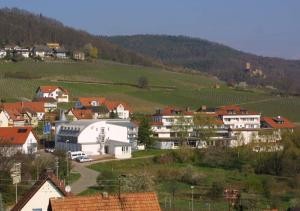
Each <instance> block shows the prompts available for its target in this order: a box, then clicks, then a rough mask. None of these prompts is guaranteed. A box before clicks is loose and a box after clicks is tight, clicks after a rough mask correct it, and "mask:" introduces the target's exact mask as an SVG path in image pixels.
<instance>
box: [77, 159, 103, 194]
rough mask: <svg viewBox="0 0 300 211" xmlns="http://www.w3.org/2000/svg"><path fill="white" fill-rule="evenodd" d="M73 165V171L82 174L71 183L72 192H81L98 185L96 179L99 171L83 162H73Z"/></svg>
mask: <svg viewBox="0 0 300 211" xmlns="http://www.w3.org/2000/svg"><path fill="white" fill-rule="evenodd" d="M73 166H74V167H73V169H72V171H73V172H78V173H80V175H81V176H80V178H79V179H78V180H77V181H75V182H74V183H73V184H72V185H71V188H72V190H71V191H72V193H74V194H79V193H81V192H82V191H84V190H86V189H87V188H88V187H91V186H95V185H97V182H96V179H97V177H98V175H99V172H97V171H94V170H92V169H89V168H87V167H86V165H83V164H82V163H77V162H73Z"/></svg>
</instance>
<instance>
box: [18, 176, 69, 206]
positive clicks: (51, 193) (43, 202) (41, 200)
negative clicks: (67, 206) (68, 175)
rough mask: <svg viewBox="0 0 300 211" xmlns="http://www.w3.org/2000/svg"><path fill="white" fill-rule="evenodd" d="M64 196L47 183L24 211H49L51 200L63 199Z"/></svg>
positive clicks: (27, 204)
mask: <svg viewBox="0 0 300 211" xmlns="http://www.w3.org/2000/svg"><path fill="white" fill-rule="evenodd" d="M63 196H64V195H63V194H62V193H61V191H60V190H58V189H57V188H56V187H55V185H53V184H52V183H51V182H50V181H46V182H45V183H44V184H43V185H42V187H41V188H40V189H39V190H38V191H37V192H36V193H35V194H34V195H33V196H32V197H31V198H30V200H29V201H28V202H27V203H26V205H25V206H24V207H23V208H22V209H21V210H22V211H32V210H35V209H36V210H41V211H47V209H48V205H49V199H50V198H56V197H63Z"/></svg>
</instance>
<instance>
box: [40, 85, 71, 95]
mask: <svg viewBox="0 0 300 211" xmlns="http://www.w3.org/2000/svg"><path fill="white" fill-rule="evenodd" d="M56 89H60V90H61V91H62V92H64V93H66V94H67V93H68V91H67V90H66V89H65V88H63V87H61V86H40V87H39V88H38V89H37V90H36V92H38V91H39V90H40V91H41V92H43V93H51V92H54V91H55V90H56Z"/></svg>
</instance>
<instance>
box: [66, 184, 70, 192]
mask: <svg viewBox="0 0 300 211" xmlns="http://www.w3.org/2000/svg"><path fill="white" fill-rule="evenodd" d="M65 191H66V192H67V193H70V192H71V186H70V185H67V186H66V187H65Z"/></svg>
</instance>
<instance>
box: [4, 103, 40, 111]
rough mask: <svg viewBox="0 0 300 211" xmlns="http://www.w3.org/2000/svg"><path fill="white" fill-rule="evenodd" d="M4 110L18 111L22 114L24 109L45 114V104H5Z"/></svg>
mask: <svg viewBox="0 0 300 211" xmlns="http://www.w3.org/2000/svg"><path fill="white" fill-rule="evenodd" d="M2 108H4V109H10V110H18V111H20V112H22V110H23V109H31V110H33V111H35V112H40V113H42V112H45V108H44V102H15V103H3V104H2Z"/></svg>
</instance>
